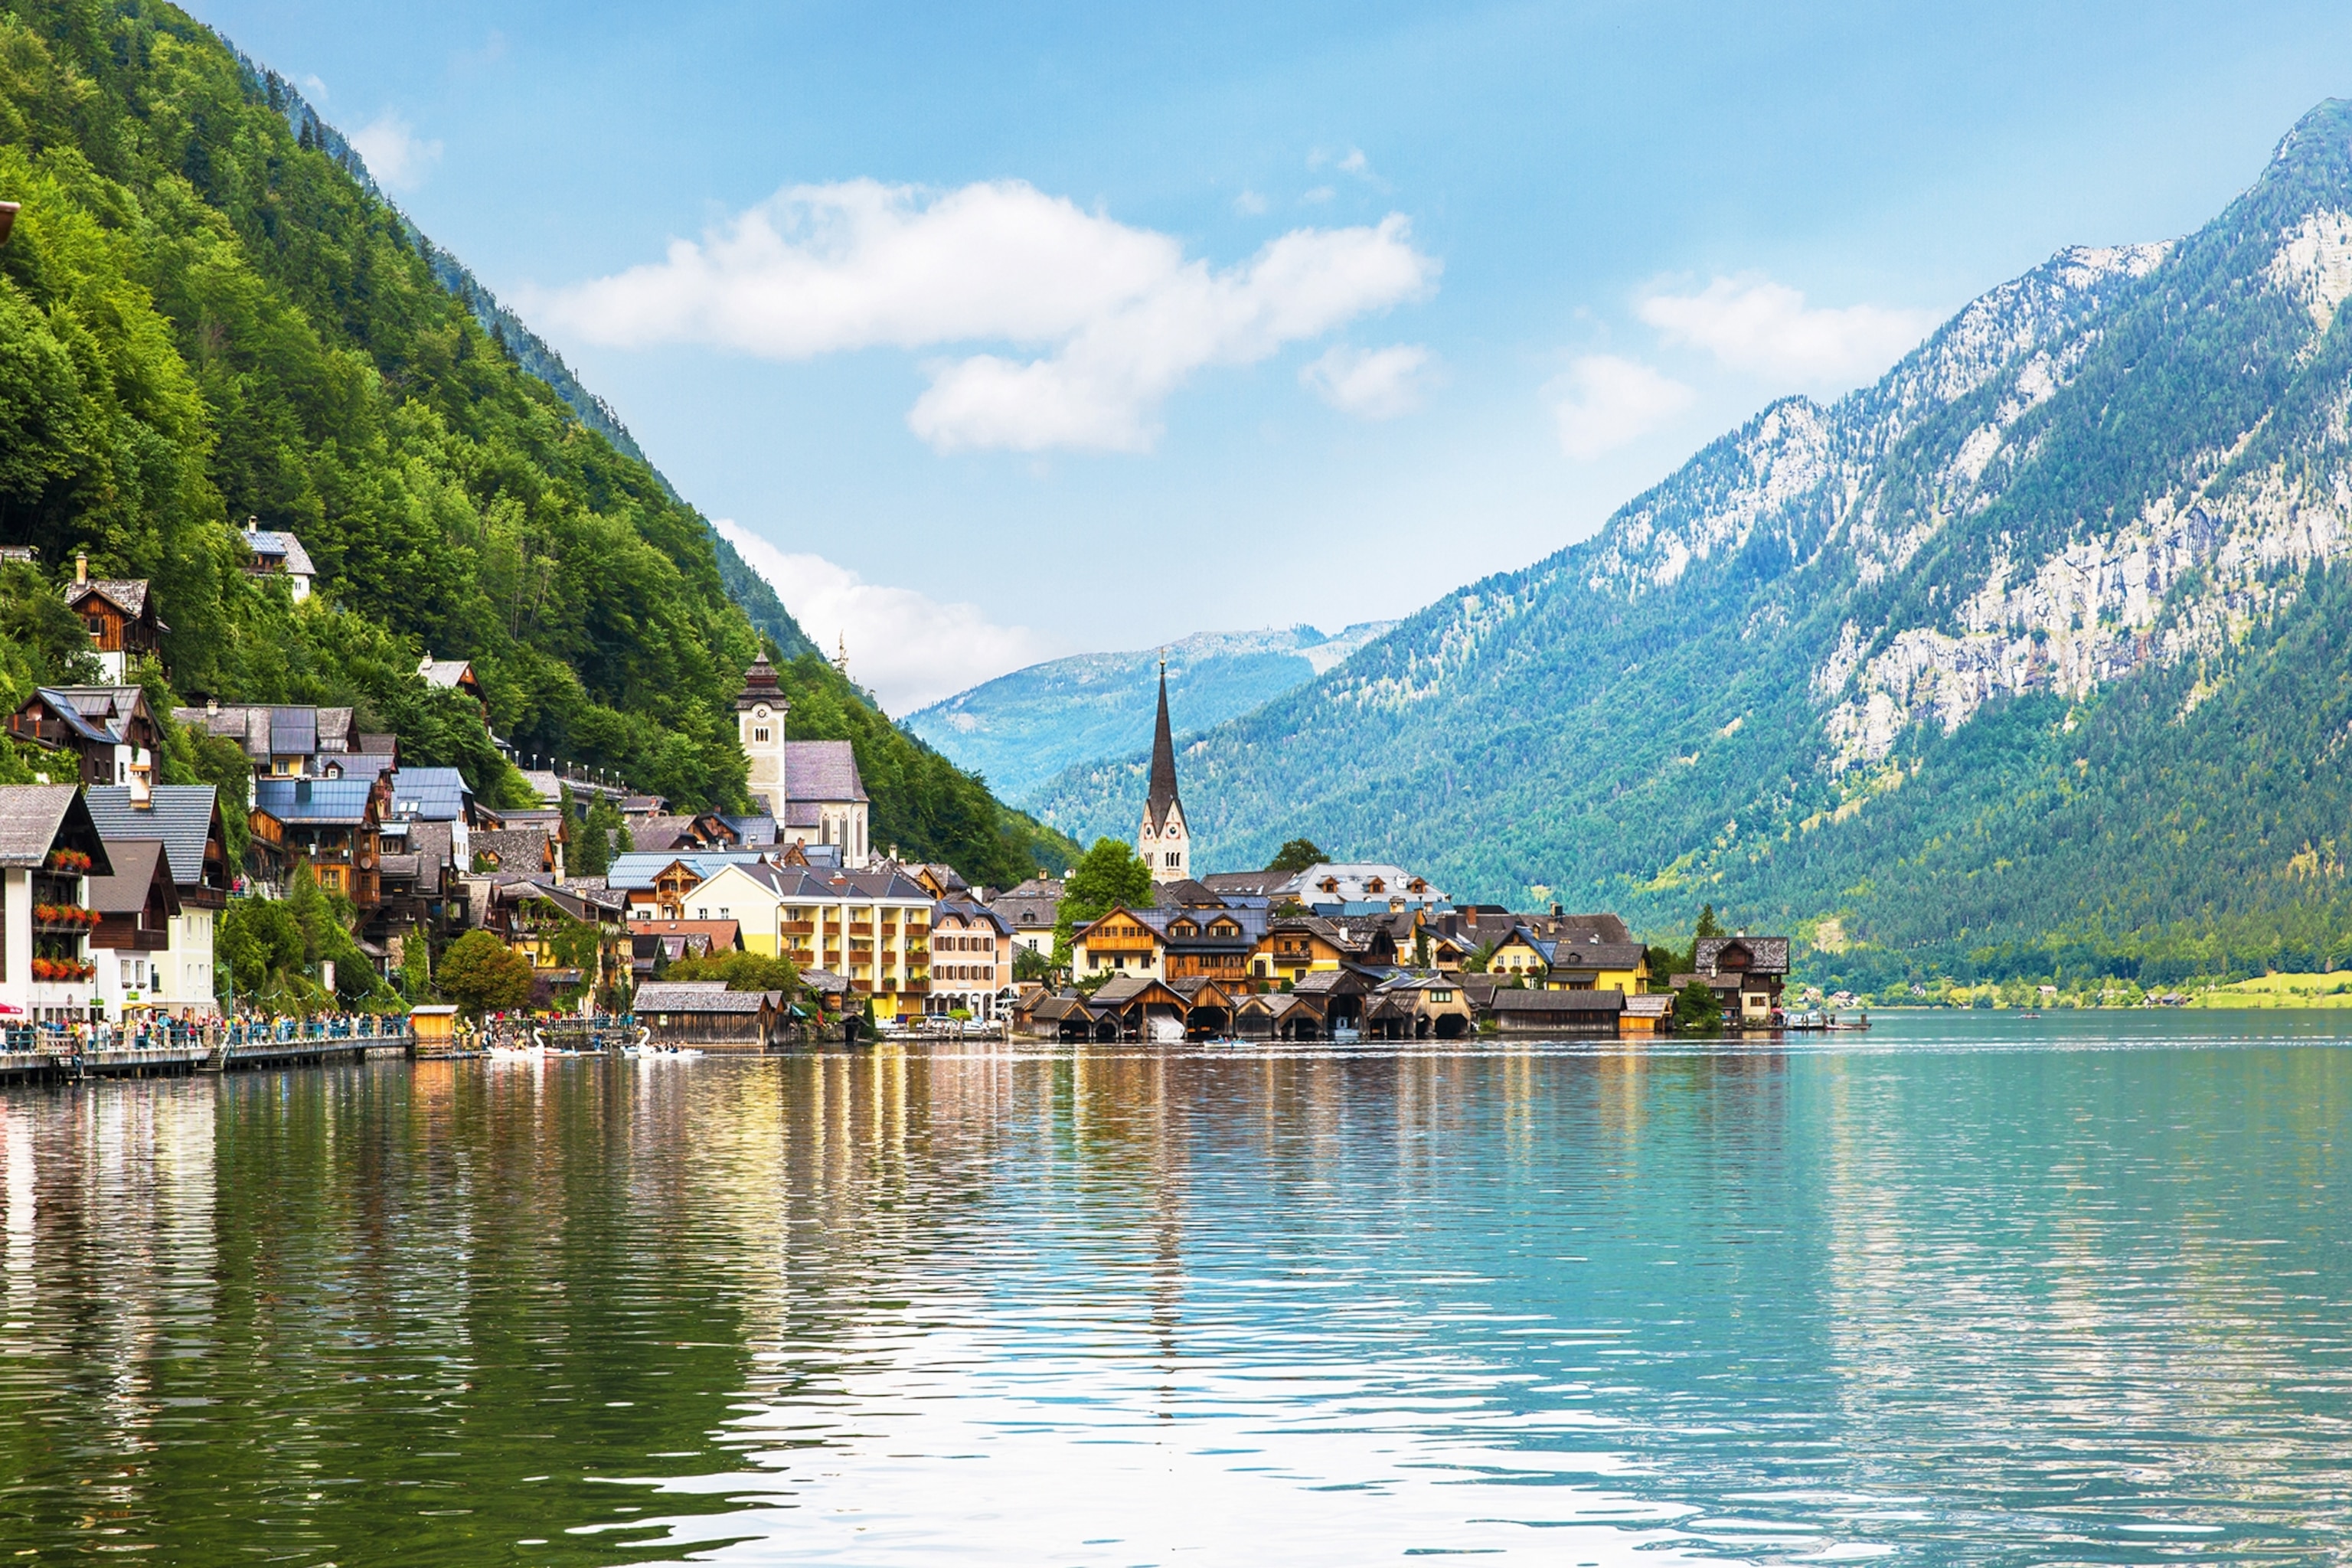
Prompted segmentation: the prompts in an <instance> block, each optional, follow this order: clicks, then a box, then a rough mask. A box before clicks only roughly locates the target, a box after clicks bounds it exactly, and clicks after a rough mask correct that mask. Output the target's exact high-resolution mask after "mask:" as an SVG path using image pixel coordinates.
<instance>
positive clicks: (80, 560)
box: [74, 550, 89, 583]
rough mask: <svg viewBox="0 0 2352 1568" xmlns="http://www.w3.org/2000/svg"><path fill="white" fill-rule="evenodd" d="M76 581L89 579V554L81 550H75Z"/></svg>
mask: <svg viewBox="0 0 2352 1568" xmlns="http://www.w3.org/2000/svg"><path fill="white" fill-rule="evenodd" d="M74 581H75V582H77V583H87V582H89V555H88V554H87V553H85V552H82V551H79V550H77V551H75V552H74Z"/></svg>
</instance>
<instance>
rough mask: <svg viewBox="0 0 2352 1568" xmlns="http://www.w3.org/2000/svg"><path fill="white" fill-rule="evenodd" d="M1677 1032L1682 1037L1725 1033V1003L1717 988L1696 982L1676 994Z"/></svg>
mask: <svg viewBox="0 0 2352 1568" xmlns="http://www.w3.org/2000/svg"><path fill="white" fill-rule="evenodd" d="M1675 1033H1676V1034H1681V1035H1719V1034H1721V1033H1723V1003H1722V1002H1721V1001H1720V1000H1719V999H1718V998H1717V996H1716V994H1715V987H1713V986H1712V985H1709V984H1707V983H1706V981H1704V980H1694V981H1692V982H1691V983H1690V984H1687V985H1685V986H1684V987H1683V988H1682V989H1681V990H1680V991H1677V992H1675Z"/></svg>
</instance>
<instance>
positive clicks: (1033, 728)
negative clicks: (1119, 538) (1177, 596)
mask: <svg viewBox="0 0 2352 1568" xmlns="http://www.w3.org/2000/svg"><path fill="white" fill-rule="evenodd" d="M1395 625H1396V623H1395V622H1393V621H1372V622H1366V623H1364V624H1362V625H1360V626H1349V627H1348V628H1347V629H1346V630H1344V631H1341V632H1339V633H1338V634H1337V635H1335V636H1330V637H1326V636H1325V635H1324V634H1323V633H1322V632H1320V631H1318V630H1317V629H1316V628H1315V627H1313V626H1305V625H1301V626H1277V627H1268V628H1265V629H1263V630H1259V631H1244V632H1198V633H1195V634H1193V635H1192V636H1191V637H1185V638H1183V639H1182V640H1181V641H1178V642H1173V643H1171V644H1169V645H1168V647H1167V649H1166V653H1167V658H1168V690H1169V701H1170V706H1171V712H1172V715H1173V718H1174V721H1175V723H1176V726H1177V728H1178V729H1179V730H1181V731H1188V732H1190V731H1200V730H1204V729H1207V728H1208V727H1210V726H1211V725H1213V724H1220V723H1223V722H1224V721H1226V720H1228V719H1233V718H1237V717H1239V716H1240V715H1242V714H1244V713H1247V712H1249V711H1250V710H1252V709H1255V708H1257V707H1260V706H1262V705H1264V704H1265V703H1266V702H1268V701H1271V700H1273V699H1275V698H1276V697H1279V696H1281V695H1282V694H1283V693H1285V692H1287V691H1293V690H1296V689H1297V688H1299V687H1301V686H1304V685H1306V684H1307V682H1308V681H1310V680H1312V679H1315V678H1316V677H1317V676H1318V675H1322V674H1325V673H1326V672H1328V671H1329V670H1330V669H1332V668H1335V667H1336V666H1338V665H1339V664H1340V663H1341V662H1342V661H1344V660H1345V659H1347V658H1349V656H1350V655H1352V654H1354V653H1355V651H1356V650H1357V649H1358V648H1360V647H1363V646H1364V644H1366V643H1367V642H1370V640H1371V639H1372V638H1374V637H1378V636H1380V635H1381V634H1382V633H1383V632H1386V631H1387V630H1389V629H1390V628H1391V626H1395ZM1159 661H1160V650H1159V649H1157V648H1139V649H1136V650H1134V651H1132V652H1129V653H1090V654H1078V655H1076V656H1074V657H1072V658H1057V659H1053V660H1049V661H1048V662H1046V663H1044V664H1035V665H1031V666H1030V667H1028V668H1025V669H1018V670H1015V671H1013V673H1012V674H1010V675H1003V676H999V677H998V678H997V679H994V680H990V681H986V682H983V683H982V684H981V685H979V686H975V687H973V688H972V689H970V690H969V691H961V692H958V693H957V694H956V695H955V696H953V697H950V698H948V699H946V700H944V701H940V702H935V703H933V704H932V705H931V706H930V707H929V708H926V709H923V710H921V711H919V712H918V713H914V714H911V715H909V716H908V718H907V719H906V720H905V721H904V727H905V728H906V729H908V731H912V732H913V733H914V734H916V735H918V736H919V737H920V738H921V739H922V740H924V741H925V742H929V744H930V745H932V746H934V747H937V748H938V749H939V750H940V752H944V753H945V754H946V755H947V756H949V757H950V758H951V759H953V760H954V762H955V763H957V764H958V765H959V766H961V767H966V768H970V769H971V770H972V771H973V772H975V773H980V774H982V775H983V776H984V777H986V778H987V779H988V780H989V782H990V784H991V785H992V787H994V788H995V789H996V790H997V792H998V793H999V794H1000V795H1002V796H1003V798H1005V799H1007V800H1010V801H1013V802H1014V803H1016V804H1018V803H1019V802H1021V801H1022V800H1024V799H1026V798H1028V797H1029V796H1030V795H1033V794H1035V793H1036V792H1037V791H1039V790H1041V789H1044V788H1045V787H1047V786H1048V785H1049V784H1050V783H1051V781H1053V779H1054V778H1055V776H1056V775H1057V774H1060V773H1064V772H1066V771H1067V770H1069V769H1071V768H1073V767H1081V766H1084V765H1087V764H1089V763H1100V762H1102V761H1104V760H1105V759H1108V758H1112V757H1118V756H1123V755H1125V754H1126V753H1128V752H1133V751H1136V750H1137V749H1138V748H1147V749H1148V748H1149V747H1150V743H1151V725H1152V716H1153V713H1154V711H1155V709H1156V703H1157V701H1158V697H1157V692H1158V686H1157V680H1158V676H1159V669H1160V663H1159Z"/></svg>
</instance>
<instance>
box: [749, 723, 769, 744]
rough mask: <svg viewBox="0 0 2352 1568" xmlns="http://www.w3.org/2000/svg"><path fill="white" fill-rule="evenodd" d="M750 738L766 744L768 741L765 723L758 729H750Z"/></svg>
mask: <svg viewBox="0 0 2352 1568" xmlns="http://www.w3.org/2000/svg"><path fill="white" fill-rule="evenodd" d="M751 739H752V740H753V741H755V742H758V743H759V744H761V745H763V746H764V745H766V744H767V743H768V727H767V726H766V725H765V724H762V725H761V726H760V727H759V728H758V729H756V730H754V731H751Z"/></svg>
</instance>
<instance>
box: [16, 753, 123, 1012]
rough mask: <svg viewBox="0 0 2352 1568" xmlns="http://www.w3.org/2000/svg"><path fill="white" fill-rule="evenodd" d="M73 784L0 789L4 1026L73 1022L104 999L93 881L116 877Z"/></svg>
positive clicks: (96, 831) (85, 807)
mask: <svg viewBox="0 0 2352 1568" xmlns="http://www.w3.org/2000/svg"><path fill="white" fill-rule="evenodd" d="M113 874H114V867H113V863H112V862H111V861H110V860H109V859H108V858H107V857H106V846H105V843H104V842H103V841H102V840H101V839H100V837H99V833H98V825H97V824H96V823H95V822H93V821H92V820H91V819H90V815H89V805H88V804H87V803H86V802H85V801H84V800H83V799H82V793H81V791H80V790H79V788H78V787H76V786H75V785H73V784H5V785H0V1023H5V1024H6V1025H8V1026H12V1027H13V1026H18V1025H22V1024H26V1023H59V1024H62V1023H74V1022H78V1021H80V1020H83V1019H86V1018H88V1017H89V1013H90V1004H91V1002H93V1001H94V1000H96V999H97V996H98V994H99V993H98V987H97V984H96V981H97V974H98V968H97V965H96V964H95V963H93V962H92V961H91V959H90V956H89V933H90V930H91V928H92V927H93V926H95V925H96V924H97V923H98V916H97V914H96V912H95V911H94V910H91V909H90V907H89V898H88V896H87V879H89V878H91V877H110V876H112V875H113Z"/></svg>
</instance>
